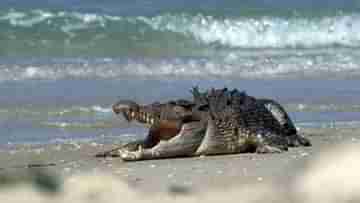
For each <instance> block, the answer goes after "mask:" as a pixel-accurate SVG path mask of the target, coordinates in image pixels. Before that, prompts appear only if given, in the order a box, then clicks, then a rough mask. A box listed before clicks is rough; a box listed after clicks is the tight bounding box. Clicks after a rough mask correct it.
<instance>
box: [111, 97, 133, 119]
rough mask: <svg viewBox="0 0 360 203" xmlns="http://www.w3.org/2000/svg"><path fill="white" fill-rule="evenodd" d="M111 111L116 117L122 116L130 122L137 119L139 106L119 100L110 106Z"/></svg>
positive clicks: (129, 101) (128, 101)
mask: <svg viewBox="0 0 360 203" xmlns="http://www.w3.org/2000/svg"><path fill="white" fill-rule="evenodd" d="M112 110H113V112H114V113H115V114H116V115H118V114H122V115H123V116H124V118H125V119H126V120H127V121H129V122H130V121H132V120H134V119H136V118H137V117H138V113H139V110H140V106H139V104H137V103H136V102H134V101H131V100H120V101H118V102H117V103H115V104H114V105H113V106H112Z"/></svg>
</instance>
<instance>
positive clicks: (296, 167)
mask: <svg viewBox="0 0 360 203" xmlns="http://www.w3.org/2000/svg"><path fill="white" fill-rule="evenodd" d="M302 132H304V133H306V134H308V135H311V136H309V138H310V139H311V141H312V144H313V146H312V147H299V148H290V150H289V151H288V152H285V153H281V154H234V155H225V156H209V157H192V158H178V159H163V160H150V161H140V162H123V161H121V160H120V159H119V158H106V159H102V158H94V157H93V156H92V155H94V154H96V153H97V152H100V151H103V150H107V149H111V148H113V147H114V146H115V145H104V144H97V143H68V144H59V145H44V146H25V145H16V146H12V147H9V148H8V149H4V150H2V151H1V153H0V163H1V168H2V170H1V171H0V172H1V173H2V175H8V174H11V175H15V176H16V174H22V173H24V172H26V170H28V169H26V168H24V167H25V166H26V165H29V164H50V166H47V167H45V168H46V169H47V170H49V171H50V173H51V174H54V175H56V176H58V177H61V178H60V180H61V181H60V182H61V188H62V189H61V192H59V194H57V196H58V197H59V198H60V197H61V198H60V200H59V201H60V202H61V201H62V200H63V198H64V196H65V197H66V196H67V195H66V194H67V192H66V191H70V193H74V192H77V193H79V194H83V195H85V194H87V193H89V194H90V193H94V194H95V196H98V195H99V196H100V197H103V196H104V195H105V196H107V197H109V198H110V199H109V201H105V202H110V200H111V199H112V198H114V199H113V200H117V199H118V198H120V199H121V198H122V197H123V196H122V194H119V193H117V190H118V191H119V192H120V193H124V192H125V193H127V192H131V194H132V195H130V196H129V197H128V198H130V199H128V200H134V201H137V200H139V199H137V198H140V197H141V198H140V199H141V200H152V198H155V197H158V198H165V200H166V199H167V200H174V199H173V198H175V197H177V198H179V197H180V199H181V198H190V199H189V201H190V200H191V201H190V202H193V201H195V200H199V199H198V198H200V199H202V198H205V199H206V198H210V197H213V196H214V195H215V196H217V198H215V199H218V200H221V199H222V198H224V200H226V199H228V200H229V198H230V197H229V196H228V194H229V195H235V196H234V197H233V198H236V199H239V198H240V199H241V198H243V200H244V202H252V201H253V200H260V201H261V200H266V199H267V198H272V200H279V201H284V202H286V201H289V200H291V201H295V202H303V200H305V196H301V197H300V198H299V193H300V192H304V191H301V190H302V189H303V187H302V186H301V185H304V184H305V185H306V184H310V183H312V182H313V181H316V179H317V178H318V179H319V177H311V178H310V179H311V180H310V179H309V176H312V175H315V174H318V171H317V170H323V171H324V172H320V173H319V174H326V173H329V172H327V171H326V170H327V165H329V164H332V163H331V162H333V161H332V160H331V159H334V160H335V163H337V162H341V160H342V159H343V158H344V157H343V156H341V154H344V153H345V152H346V150H348V148H351V147H346V146H356V145H358V144H359V142H360V130H359V129H304V130H302ZM344 150H345V152H344V153H343V151H344ZM334 151H335V152H334ZM357 152H358V153H360V150H358V151H357ZM334 154H335V155H338V156H334ZM344 156H345V157H346V153H345V155H344ZM355 158H356V157H350V160H352V159H353V161H351V163H348V162H349V161H348V162H346V163H347V164H349V166H352V165H353V166H354V167H356V164H357V162H359V161H358V160H356V159H355ZM347 159H348V158H347ZM320 163H321V164H320ZM51 164H56V165H53V166H52V165H51ZM319 164H320V165H321V167H320V168H317V166H318V165H319ZM354 164H355V165H354ZM342 167H345V169H348V170H349V171H352V170H354V168H351V167H350V168H346V166H344V165H343V166H342ZM333 172H334V174H337V177H338V176H342V174H340V173H344V174H343V175H346V178H349V180H350V181H353V180H354V179H352V173H351V172H350V173H348V172H347V171H341V169H339V171H333ZM330 173H332V172H330ZM357 176H358V175H357ZM330 177H332V176H331V175H330ZM354 178H355V177H354ZM320 180H321V179H320ZM325 180H326V181H330V182H331V178H330V179H325ZM309 181H310V182H309ZM344 181H345V182H346V180H344ZM114 184H115V185H114ZM77 185H79V187H78V186H77ZM317 185H318V184H317ZM318 186H319V187H320V188H321V187H324V185H323V186H321V183H319V185H318ZM337 186H338V185H337ZM73 187H77V188H76V189H75V188H73ZM114 187H116V188H114ZM119 187H120V188H119ZM329 187H330V188H331V186H329ZM18 188H19V187H16V186H15V187H13V186H12V187H2V190H0V194H1V195H0V196H4V197H7V198H10V199H9V200H10V202H12V200H13V202H17V201H19V197H18V196H12V195H11V194H13V193H14V191H19V190H17V189H18ZM20 188H21V187H20ZM124 188H125V189H124ZM301 188H302V189H301ZM305 188H307V187H305ZM73 189H74V190H73ZM343 190H346V189H344V188H343V189H342V190H341V191H343ZM20 191H22V190H20ZM26 191H27V190H26ZM64 191H65V192H64ZM312 191H314V190H312ZM325 191H326V189H325ZM308 192H309V191H305V193H306V194H307V193H308ZM36 194H38V195H39V194H41V193H36ZM154 194H156V195H155V196H154ZM200 194H202V195H200ZM241 194H246V197H242V196H241ZM250 194H252V195H254V196H252V195H250ZM7 195H10V197H9V196H7ZM83 195H80V196H81V197H83ZM199 195H200V196H199ZM248 195H250V196H248ZM264 195H265V196H264ZM85 196H86V195H85ZM33 197H34V198H35V197H36V198H37V197H38V196H37V195H35V196H33ZM39 197H42V195H40V196H39ZM144 197H145V199H144ZM36 198H35V199H36ZM52 198H53V197H52ZM132 198H134V199H132ZM191 198H195V199H191ZM274 198H275V199H274ZM45 199H46V196H45ZM175 199H176V198H175ZM210 199H211V198H210ZM215 199H213V200H215ZM230 199H231V198H230ZM99 200H101V198H100V199H98V198H95V199H94V202H103V200H102V201H99ZM178 200H179V199H178ZM340 200H341V199H340ZM78 201H79V202H82V201H84V202H86V201H85V200H84V199H82V198H79V200H78ZM195 202H196V201H195Z"/></svg>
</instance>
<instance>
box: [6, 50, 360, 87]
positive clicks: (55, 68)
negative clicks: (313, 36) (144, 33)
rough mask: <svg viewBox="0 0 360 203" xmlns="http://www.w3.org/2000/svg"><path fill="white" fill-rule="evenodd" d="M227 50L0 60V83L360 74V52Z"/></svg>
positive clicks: (340, 76)
mask: <svg viewBox="0 0 360 203" xmlns="http://www.w3.org/2000/svg"><path fill="white" fill-rule="evenodd" d="M243 54H244V53H236V52H234V53H227V54H224V56H221V57H219V56H217V57H212V58H170V59H159V58H156V59H151V58H147V59H125V60H122V59H116V58H113V59H111V58H104V59H84V60H79V61H78V60H77V59H75V60H74V59H71V58H70V59H64V61H61V60H60V61H57V60H51V61H46V62H40V63H38V62H27V63H21V62H15V63H13V62H10V63H3V64H0V82H3V81H24V80H25V81H26V80H39V79H40V80H61V79H121V78H129V77H133V78H139V79H141V78H156V79H168V78H184V77H185V78H205V79H211V78H219V77H220V78H229V79H238V78H247V79H249V78H255V79H256V78H299V77H300V78H326V77H332V78H359V77H360V60H359V56H360V52H359V51H356V50H348V51H343V52H342V51H340V49H335V50H334V53H331V54H328V55H327V54H323V53H320V51H319V52H318V53H316V54H314V55H313V54H309V55H307V54H306V53H305V54H304V53H301V52H300V53H297V54H294V55H291V54H290V55H289V52H288V51H284V52H282V53H277V54H275V55H271V54H270V55H269V54H267V53H262V52H261V51H259V52H254V53H252V54H250V55H247V54H245V55H243Z"/></svg>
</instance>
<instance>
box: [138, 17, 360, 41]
mask: <svg viewBox="0 0 360 203" xmlns="http://www.w3.org/2000/svg"><path fill="white" fill-rule="evenodd" d="M138 19H139V20H142V21H144V22H145V23H147V24H148V25H150V26H151V27H152V28H153V29H155V30H161V31H172V32H176V33H181V34H184V35H187V36H191V37H195V38H196V39H198V40H199V41H201V42H203V43H207V44H208V43H219V44H221V45H224V46H230V47H242V48H269V47H272V48H284V47H299V46H300V47H316V46H328V45H335V44H341V45H345V46H359V44H360V36H359V35H357V34H356V33H358V32H359V31H360V16H359V15H356V14H354V15H345V16H334V17H323V18H318V19H307V18H298V17H297V18H295V17H293V18H288V19H285V18H278V17H262V18H233V19H228V18H226V19H216V18H214V17H212V16H203V15H197V16H188V15H163V16H156V17H153V18H144V17H142V18H138Z"/></svg>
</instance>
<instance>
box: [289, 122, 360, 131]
mask: <svg viewBox="0 0 360 203" xmlns="http://www.w3.org/2000/svg"><path fill="white" fill-rule="evenodd" d="M295 126H296V127H297V128H324V129H328V128H333V129H335V128H336V129H344V128H358V127H360V121H331V122H321V121H318V122H297V123H295Z"/></svg>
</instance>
